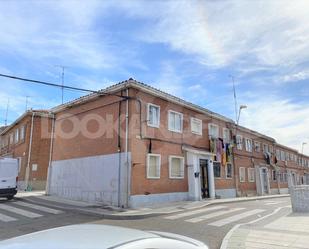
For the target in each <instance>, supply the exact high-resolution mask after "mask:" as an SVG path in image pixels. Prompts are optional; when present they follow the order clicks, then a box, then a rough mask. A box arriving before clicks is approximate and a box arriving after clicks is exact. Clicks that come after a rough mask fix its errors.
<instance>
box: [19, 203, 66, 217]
mask: <svg viewBox="0 0 309 249" xmlns="http://www.w3.org/2000/svg"><path fill="white" fill-rule="evenodd" d="M15 204H16V205H19V206H23V207H29V208H33V209H36V210H39V211H43V212H46V213H50V214H62V213H63V212H62V211H60V210H57V209H53V208H48V207H44V206H39V205H35V204H31V203H27V202H15V203H14V205H15Z"/></svg>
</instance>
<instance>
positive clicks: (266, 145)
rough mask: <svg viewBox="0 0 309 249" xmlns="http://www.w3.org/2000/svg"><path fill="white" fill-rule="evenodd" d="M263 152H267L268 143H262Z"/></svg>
mask: <svg viewBox="0 0 309 249" xmlns="http://www.w3.org/2000/svg"><path fill="white" fill-rule="evenodd" d="M263 152H264V153H267V152H269V148H268V144H263Z"/></svg>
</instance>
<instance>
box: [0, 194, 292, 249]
mask: <svg viewBox="0 0 309 249" xmlns="http://www.w3.org/2000/svg"><path fill="white" fill-rule="evenodd" d="M278 207H283V208H282V209H281V210H280V211H279V212H278V213H276V214H275V215H273V216H270V217H267V218H266V220H267V221H270V220H273V219H276V218H278V217H281V216H282V215H285V214H286V213H288V212H290V210H291V208H290V198H289V197H284V198H274V199H264V200H255V201H243V202H234V203H224V204H215V205H210V206H206V207H203V208H197V209H191V210H184V211H180V212H177V213H173V214H167V215H161V216H156V217H151V218H144V219H136V220H111V219H101V218H100V216H98V215H95V214H85V213H84V212H80V211H79V210H71V209H70V210H68V209H67V206H66V205H64V204H62V205H60V204H58V205H57V208H55V206H53V205H50V203H49V202H47V201H44V200H41V204H40V205H38V204H33V203H30V202H28V201H27V197H25V198H19V199H16V200H13V201H6V200H1V201H0V239H1V240H3V239H6V238H10V237H15V236H18V235H22V234H27V233H31V232H34V231H39V230H44V229H48V228H53V227H58V226H64V225H69V224H79V223H99V224H108V225H117V226H124V227H130V228H136V229H141V230H159V231H166V232H172V233H178V234H181V235H186V236H189V237H192V238H195V239H198V240H201V241H203V242H205V243H206V244H207V245H208V246H209V247H210V248H214V249H215V248H219V247H220V245H221V242H222V239H223V238H224V236H225V235H226V234H227V233H228V231H229V230H230V229H231V228H232V227H233V226H234V225H236V224H239V223H246V222H250V221H253V220H256V219H258V218H261V217H264V216H266V215H268V214H271V213H272V212H273V211H274V210H276V209H278Z"/></svg>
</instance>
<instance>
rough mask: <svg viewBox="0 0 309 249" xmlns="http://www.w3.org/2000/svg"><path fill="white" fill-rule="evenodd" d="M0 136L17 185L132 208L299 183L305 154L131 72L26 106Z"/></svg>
mask: <svg viewBox="0 0 309 249" xmlns="http://www.w3.org/2000/svg"><path fill="white" fill-rule="evenodd" d="M0 134H1V135H0V138H1V142H0V156H3V157H15V158H19V159H20V160H19V161H20V168H19V174H20V175H19V179H20V181H19V185H20V186H19V187H20V188H21V189H28V190H29V189H45V188H46V191H47V193H48V194H50V195H57V196H61V197H64V198H68V199H73V200H84V201H89V202H100V203H104V204H108V205H114V206H121V207H138V206H144V205H150V204H153V203H160V202H171V201H183V200H201V199H203V198H229V197H238V196H253V195H268V194H282V193H288V191H289V190H288V189H289V187H290V186H292V185H296V184H307V183H309V157H308V156H306V155H303V154H301V153H299V152H298V151H297V150H294V149H292V148H289V147H286V146H284V145H281V144H278V143H277V142H276V140H275V139H274V138H271V137H269V136H265V135H263V134H261V133H258V132H256V131H253V130H250V129H248V128H245V127H242V126H239V125H237V124H235V122H234V121H233V120H231V119H229V118H226V117H224V116H222V115H219V114H217V113H214V112H211V111H210V110H207V109H205V108H203V107H200V106H197V105H195V104H192V103H189V102H186V101H184V100H182V99H179V98H177V97H175V96H172V95H170V94H167V93H165V92H162V91H160V90H158V89H155V88H153V87H151V86H149V85H146V84H144V83H140V82H138V81H135V80H133V79H129V80H127V81H123V82H120V83H118V84H116V85H113V86H111V87H109V88H106V89H104V90H101V91H100V92H99V93H93V94H90V95H86V96H83V97H81V98H78V99H76V100H73V101H71V102H68V103H66V104H63V105H60V106H57V107H55V108H52V109H51V110H48V111H43V110H37V111H34V110H30V111H27V112H26V113H25V114H24V115H22V116H21V117H20V118H19V119H17V120H16V121H15V122H14V123H12V124H11V125H10V126H8V127H6V128H4V130H2V132H1V133H0Z"/></svg>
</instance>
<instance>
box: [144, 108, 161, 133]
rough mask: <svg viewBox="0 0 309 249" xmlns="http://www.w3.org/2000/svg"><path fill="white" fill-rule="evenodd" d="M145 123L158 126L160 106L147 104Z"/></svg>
mask: <svg viewBox="0 0 309 249" xmlns="http://www.w3.org/2000/svg"><path fill="white" fill-rule="evenodd" d="M147 125H148V126H151V127H157V128H158V127H159V126H160V106H157V105H154V104H148V111H147Z"/></svg>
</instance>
